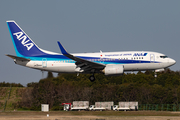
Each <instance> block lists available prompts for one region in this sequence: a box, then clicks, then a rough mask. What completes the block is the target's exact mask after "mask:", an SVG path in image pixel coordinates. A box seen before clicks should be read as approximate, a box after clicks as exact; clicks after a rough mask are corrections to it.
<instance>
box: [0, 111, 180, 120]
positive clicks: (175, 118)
mask: <svg viewBox="0 0 180 120" xmlns="http://www.w3.org/2000/svg"><path fill="white" fill-rule="evenodd" d="M95 113H98V115H93V114H95ZM101 113H104V112H91V114H92V115H87V114H89V112H48V113H46V112H35V111H33V112H0V120H180V112H151V111H150V112H143V113H144V114H147V115H142V114H141V115H139V114H140V113H142V112H126V114H127V115H123V114H125V113H124V112H121V113H120V115H118V114H117V116H116V115H115V116H113V115H112V114H113V112H110V114H108V113H109V112H105V113H104V114H103V116H101V115H99V114H101ZM117 113H119V112H117ZM135 113H136V115H134V114H135ZM84 114H86V115H84ZM107 114H108V115H107ZM132 114H133V115H132ZM160 114H161V116H160ZM131 115H132V116H131Z"/></svg>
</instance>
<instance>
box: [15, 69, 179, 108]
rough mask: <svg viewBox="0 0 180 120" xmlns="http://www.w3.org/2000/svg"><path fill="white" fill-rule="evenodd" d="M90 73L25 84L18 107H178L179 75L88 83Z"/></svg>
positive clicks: (145, 75) (125, 77) (149, 74)
mask: <svg viewBox="0 0 180 120" xmlns="http://www.w3.org/2000/svg"><path fill="white" fill-rule="evenodd" d="M89 76H90V75H89V74H80V75H79V76H77V75H76V74H59V75H58V77H53V75H52V73H48V77H47V78H45V79H41V80H40V81H39V82H37V83H28V84H29V85H27V86H28V87H29V89H26V90H25V91H24V92H23V94H22V100H21V101H19V102H18V104H17V107H19V108H25V109H31V110H40V108H41V104H49V106H50V109H52V110H56V109H59V106H60V105H61V104H62V103H64V102H66V103H68V102H71V103H72V101H89V102H90V104H94V103H95V102H98V101H114V103H115V104H118V102H119V101H138V102H139V104H177V105H178V104H179V102H180V72H179V71H176V72H175V71H171V70H170V69H167V70H166V71H164V72H161V73H157V76H158V77H157V78H155V77H154V72H152V71H146V72H145V73H142V72H138V73H137V74H134V73H133V74H124V75H122V76H104V75H103V74H95V77H96V80H95V81H94V82H90V80H89V79H88V78H89Z"/></svg>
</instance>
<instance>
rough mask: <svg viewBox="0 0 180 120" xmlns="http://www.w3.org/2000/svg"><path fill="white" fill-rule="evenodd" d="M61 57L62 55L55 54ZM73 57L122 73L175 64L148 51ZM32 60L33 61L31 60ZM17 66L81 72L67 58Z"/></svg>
mask: <svg viewBox="0 0 180 120" xmlns="http://www.w3.org/2000/svg"><path fill="white" fill-rule="evenodd" d="M54 54H55V55H58V56H63V55H62V54H56V53H54ZM73 55H74V56H77V57H80V58H83V59H86V60H89V61H92V62H97V63H100V64H105V65H108V64H115V65H117V64H121V65H123V66H124V71H143V70H156V69H162V68H166V67H169V66H171V65H173V64H175V60H173V59H171V58H168V57H167V56H165V55H164V54H161V53H157V52H149V51H142V52H141V51H127V52H104V53H80V54H73ZM33 59H34V60H33ZM16 63H17V64H19V65H23V66H26V67H30V68H34V69H39V70H44V71H52V72H58V73H78V72H83V71H81V70H80V68H78V67H77V65H76V64H75V61H74V60H71V59H69V58H61V57H60V58H53V59H52V58H43V57H42V58H39V57H38V60H36V57H34V58H31V61H29V62H27V61H26V62H23V61H16Z"/></svg>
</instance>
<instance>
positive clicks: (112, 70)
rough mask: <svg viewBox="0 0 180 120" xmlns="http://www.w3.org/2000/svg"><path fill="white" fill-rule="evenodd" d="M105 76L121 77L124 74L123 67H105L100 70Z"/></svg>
mask: <svg viewBox="0 0 180 120" xmlns="http://www.w3.org/2000/svg"><path fill="white" fill-rule="evenodd" d="M102 72H103V73H104V74H105V75H121V74H123V73H124V66H123V65H112V64H111V65H106V67H105V68H104V69H103V70H102Z"/></svg>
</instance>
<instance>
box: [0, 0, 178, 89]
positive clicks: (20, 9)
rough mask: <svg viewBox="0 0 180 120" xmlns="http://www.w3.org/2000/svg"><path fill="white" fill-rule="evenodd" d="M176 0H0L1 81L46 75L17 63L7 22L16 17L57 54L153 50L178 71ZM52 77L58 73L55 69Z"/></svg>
mask: <svg viewBox="0 0 180 120" xmlns="http://www.w3.org/2000/svg"><path fill="white" fill-rule="evenodd" d="M179 6H180V0H0V63H1V65H0V78H1V79H0V82H3V81H5V82H10V83H12V82H13V83H21V84H22V85H24V86H25V85H26V84H27V83H30V82H38V81H39V80H40V79H42V78H44V77H46V76H47V72H44V74H42V72H41V71H39V70H34V69H30V68H27V67H23V66H19V65H16V64H15V63H14V62H13V59H11V58H9V57H7V56H5V54H11V55H15V50H14V47H13V43H12V40H11V37H10V34H9V30H8V27H7V24H6V21H7V20H15V21H16V22H17V24H18V25H19V26H20V27H21V28H22V29H23V30H24V31H25V32H26V33H27V34H28V36H29V37H30V38H31V39H32V40H33V41H34V42H35V43H36V44H37V45H38V46H39V47H40V48H42V49H45V50H48V51H53V52H57V53H60V50H59V47H58V44H57V41H60V42H61V43H62V44H63V46H64V47H65V48H66V50H67V51H68V52H69V53H84V52H99V51H100V50H101V51H102V52H109V51H112V52H115V51H154V52H159V53H163V54H165V55H167V56H168V57H170V58H173V59H175V60H176V64H175V65H174V66H171V67H170V69H171V70H174V71H179V70H180V67H179V66H180V55H179V51H180V47H179V45H180V7H179ZM54 75H55V76H56V74H54Z"/></svg>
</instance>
